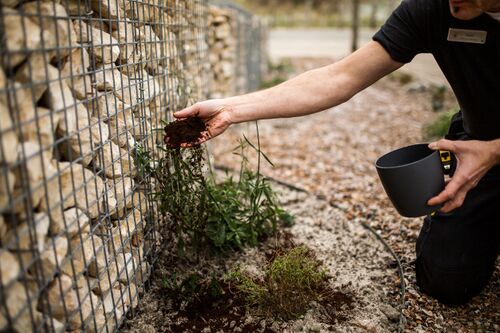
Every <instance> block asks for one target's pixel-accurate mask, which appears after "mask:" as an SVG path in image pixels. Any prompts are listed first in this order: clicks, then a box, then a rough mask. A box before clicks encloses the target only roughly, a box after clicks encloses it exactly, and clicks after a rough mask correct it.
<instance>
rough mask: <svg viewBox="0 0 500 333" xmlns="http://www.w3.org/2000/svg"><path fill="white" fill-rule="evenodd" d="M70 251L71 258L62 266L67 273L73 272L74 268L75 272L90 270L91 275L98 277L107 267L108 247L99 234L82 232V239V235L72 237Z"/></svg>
mask: <svg viewBox="0 0 500 333" xmlns="http://www.w3.org/2000/svg"><path fill="white" fill-rule="evenodd" d="M70 251H71V253H69V256H70V257H71V259H70V260H68V262H67V263H66V264H65V265H63V267H62V270H63V272H64V273H66V274H72V270H73V268H74V270H75V274H79V273H82V272H84V271H88V274H89V276H91V277H98V275H99V273H100V272H101V271H102V270H103V269H104V268H105V267H106V260H105V259H106V257H107V256H108V254H107V248H106V246H105V245H104V243H103V241H102V239H101V238H100V237H99V236H97V235H90V234H82V240H80V237H77V238H74V239H72V240H71V242H70ZM70 261H71V262H70Z"/></svg>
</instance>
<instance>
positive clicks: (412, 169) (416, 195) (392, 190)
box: [375, 143, 445, 217]
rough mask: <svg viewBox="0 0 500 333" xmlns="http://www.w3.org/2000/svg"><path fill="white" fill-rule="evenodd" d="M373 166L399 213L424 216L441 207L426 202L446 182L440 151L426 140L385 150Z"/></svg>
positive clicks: (441, 188)
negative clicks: (435, 149)
mask: <svg viewBox="0 0 500 333" xmlns="http://www.w3.org/2000/svg"><path fill="white" fill-rule="evenodd" d="M375 167H376V168H377V172H378V175H379V177H380V180H381V182H382V185H383V186H384V189H385V192H386V193H387V195H388V196H389V199H390V200H391V202H392V204H393V205H394V207H395V208H396V210H397V211H398V213H399V214H401V215H402V216H405V217H418V216H424V215H427V214H430V213H432V212H434V211H436V210H438V209H439V208H440V205H438V206H429V205H427V201H428V200H429V199H430V198H432V197H434V196H436V195H438V194H439V193H440V192H441V191H442V190H443V189H444V185H445V184H444V173H443V167H442V165H441V159H440V157H439V152H438V151H434V150H432V149H430V148H429V147H427V144H426V143H423V144H416V145H412V146H408V147H403V148H400V149H397V150H394V151H392V152H390V153H387V154H385V155H383V156H381V157H380V158H379V159H378V160H377V162H376V163H375Z"/></svg>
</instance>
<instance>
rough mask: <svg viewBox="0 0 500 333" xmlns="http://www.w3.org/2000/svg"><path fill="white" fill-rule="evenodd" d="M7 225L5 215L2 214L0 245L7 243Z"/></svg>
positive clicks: (0, 220) (0, 218)
mask: <svg viewBox="0 0 500 333" xmlns="http://www.w3.org/2000/svg"><path fill="white" fill-rule="evenodd" d="M7 231H8V228H7V223H6V222H5V220H4V218H3V215H2V214H0V244H2V243H4V242H5V236H6V235H7Z"/></svg>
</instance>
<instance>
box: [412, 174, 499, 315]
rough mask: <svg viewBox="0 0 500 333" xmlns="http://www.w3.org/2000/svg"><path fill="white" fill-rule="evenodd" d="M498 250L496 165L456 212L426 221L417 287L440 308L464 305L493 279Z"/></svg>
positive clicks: (418, 246) (418, 247) (419, 251)
mask: <svg viewBox="0 0 500 333" xmlns="http://www.w3.org/2000/svg"><path fill="white" fill-rule="evenodd" d="M499 245H500V166H496V167H494V168H493V169H492V170H490V171H489V172H488V173H487V174H486V175H485V176H484V177H483V179H482V180H481V181H480V182H479V184H478V185H477V186H476V187H475V188H474V189H472V190H471V191H469V192H468V194H467V196H466V199H465V201H464V204H463V205H462V206H461V207H460V208H457V209H455V210H453V211H452V212H450V213H447V214H444V213H436V214H435V215H433V216H428V217H426V218H425V219H424V224H423V227H422V230H421V231H420V235H419V237H418V239H417V244H416V250H417V260H416V273H417V284H418V286H419V287H420V289H421V291H423V292H424V293H426V294H428V295H430V296H432V297H434V298H436V299H437V300H438V301H440V302H442V303H444V304H449V305H458V304H463V303H466V302H468V301H469V300H470V299H471V298H472V297H474V296H475V295H477V294H479V293H480V292H481V290H482V289H483V288H484V287H485V286H486V284H487V283H488V281H489V279H490V278H491V275H492V273H493V271H494V269H495V261H496V258H497V256H498V254H499V250H500V246H499Z"/></svg>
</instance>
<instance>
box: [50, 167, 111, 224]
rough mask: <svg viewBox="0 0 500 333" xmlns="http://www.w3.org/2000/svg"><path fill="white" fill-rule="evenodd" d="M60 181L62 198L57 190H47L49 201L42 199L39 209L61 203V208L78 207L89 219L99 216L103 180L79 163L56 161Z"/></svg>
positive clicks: (101, 208) (101, 209) (101, 205)
mask: <svg viewBox="0 0 500 333" xmlns="http://www.w3.org/2000/svg"><path fill="white" fill-rule="evenodd" d="M58 168H59V171H60V172H61V174H60V182H61V189H60V191H61V193H62V198H61V196H60V194H59V190H58V191H49V192H48V198H49V200H48V201H49V203H48V205H47V203H45V200H42V204H41V205H40V209H41V210H42V211H45V212H48V211H49V207H54V206H56V205H61V206H62V207H63V209H67V208H71V207H77V208H80V209H81V210H82V211H83V212H85V214H86V215H87V216H89V217H90V218H91V219H95V218H97V217H98V216H99V211H101V212H102V211H103V204H102V201H103V192H104V183H103V180H102V179H101V178H100V177H98V176H96V175H94V173H93V172H92V171H90V170H88V169H85V168H84V167H83V166H82V165H81V164H76V163H73V164H72V163H67V162H61V163H58Z"/></svg>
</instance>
